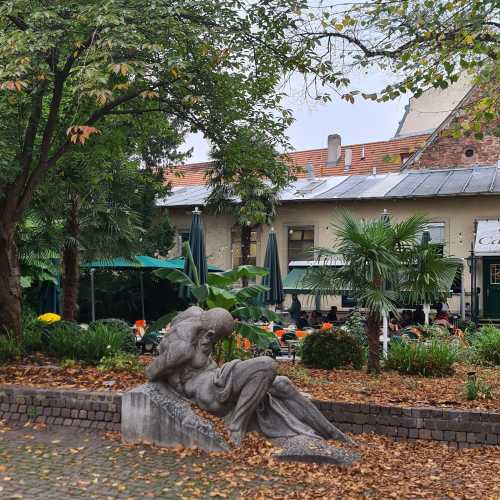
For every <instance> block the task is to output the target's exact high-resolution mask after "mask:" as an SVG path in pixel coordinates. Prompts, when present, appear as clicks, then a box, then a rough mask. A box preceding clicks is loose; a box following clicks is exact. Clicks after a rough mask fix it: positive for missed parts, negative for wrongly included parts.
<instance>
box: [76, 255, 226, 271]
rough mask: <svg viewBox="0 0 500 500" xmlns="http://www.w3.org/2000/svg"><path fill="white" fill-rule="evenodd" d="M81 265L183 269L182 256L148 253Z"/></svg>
mask: <svg viewBox="0 0 500 500" xmlns="http://www.w3.org/2000/svg"><path fill="white" fill-rule="evenodd" d="M81 267H85V268H92V269H162V268H166V269H180V270H183V269H184V258H183V257H179V258H177V259H156V258H155V257H149V256H148V255H137V256H136V257H134V259H125V258H123V257H116V258H114V259H101V260H94V261H92V262H86V263H84V264H82V266H81ZM208 270H209V271H213V272H220V271H221V269H219V268H218V267H217V266H213V265H210V264H209V265H208Z"/></svg>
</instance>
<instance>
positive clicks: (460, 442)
mask: <svg viewBox="0 0 500 500" xmlns="http://www.w3.org/2000/svg"><path fill="white" fill-rule="evenodd" d="M314 402H315V404H316V405H317V406H318V408H319V409H320V410H321V412H322V413H323V414H324V415H325V416H326V417H327V418H328V419H329V420H330V421H332V422H334V423H335V424H336V425H337V426H338V427H339V428H340V429H342V430H344V431H346V432H352V433H354V434H360V433H363V432H375V433H377V434H383V435H385V436H391V437H393V438H394V439H397V440H402V439H429V440H434V441H443V442H446V443H448V444H449V445H450V446H455V447H460V448H468V447H476V446H483V445H500V412H487V411H477V410H456V409H448V408H433V407H423V408H402V407H398V406H384V405H376V404H356V403H338V402H335V401H314ZM2 419H4V420H8V421H11V422H12V421H14V422H16V421H17V422H28V421H32V422H37V423H45V424H48V425H63V426H68V427H70V426H71V427H83V428H90V429H100V430H113V431H119V430H120V426H121V394H120V393H115V392H89V391H76V390H64V389H43V388H37V387H26V386H15V385H0V420H2Z"/></svg>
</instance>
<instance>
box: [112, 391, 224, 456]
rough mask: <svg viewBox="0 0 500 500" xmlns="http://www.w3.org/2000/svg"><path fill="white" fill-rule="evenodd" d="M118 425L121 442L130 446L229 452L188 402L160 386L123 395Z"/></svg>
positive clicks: (211, 426)
mask: <svg viewBox="0 0 500 500" xmlns="http://www.w3.org/2000/svg"><path fill="white" fill-rule="evenodd" d="M121 425H122V440H123V442H125V443H129V444H133V443H147V444H155V445H157V446H161V447H165V448H174V447H175V446H178V445H182V446H184V447H186V448H199V449H201V450H204V451H208V452H211V451H227V450H229V445H228V444H227V442H226V441H225V440H224V438H223V437H222V436H221V435H220V434H218V433H217V432H216V431H215V429H214V427H213V425H212V424H211V422H209V421H208V420H206V419H204V418H202V417H199V416H198V415H197V414H196V413H195V412H194V411H193V410H192V408H191V405H190V404H189V402H188V401H186V400H184V399H183V398H181V397H180V396H179V395H178V394H177V393H176V392H175V391H173V390H172V389H171V388H170V387H169V386H168V385H166V384H162V383H151V382H150V383H147V384H144V385H141V386H139V387H136V388H135V389H132V390H131V391H128V392H126V393H125V394H124V395H123V397H122V424H121Z"/></svg>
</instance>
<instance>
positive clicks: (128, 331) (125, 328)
mask: <svg viewBox="0 0 500 500" xmlns="http://www.w3.org/2000/svg"><path fill="white" fill-rule="evenodd" d="M99 325H103V326H105V327H108V328H109V329H112V330H115V331H116V332H117V333H119V334H120V335H121V336H122V337H123V341H122V346H121V348H120V349H121V350H122V351H123V352H127V353H130V354H137V347H136V345H135V335H134V333H133V331H132V328H130V326H129V325H128V324H127V323H126V322H125V321H123V320H121V319H115V318H106V319H99V320H97V321H95V322H94V323H91V324H90V325H89V331H90V330H94V329H95V328H96V327H98V326H99Z"/></svg>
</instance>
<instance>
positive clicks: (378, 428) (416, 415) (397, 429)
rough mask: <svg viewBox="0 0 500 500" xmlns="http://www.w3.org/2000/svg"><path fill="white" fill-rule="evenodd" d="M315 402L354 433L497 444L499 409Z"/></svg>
mask: <svg viewBox="0 0 500 500" xmlns="http://www.w3.org/2000/svg"><path fill="white" fill-rule="evenodd" d="M315 403H316V405H317V406H318V408H319V409H320V410H321V412H322V413H323V414H324V415H325V416H326V417H327V418H328V420H330V421H331V422H334V423H335V424H336V425H337V426H338V427H339V428H340V429H341V430H343V431H345V432H352V433H354V434H361V433H364V432H375V433H376V434H383V435H385V436H392V437H393V438H395V439H397V440H401V439H430V440H433V441H443V442H446V443H447V444H449V445H450V446H454V447H459V448H473V447H477V446H483V445H498V444H500V413H494V412H489V411H477V410H459V409H452V408H435V407H422V408H402V407H398V406H383V405H377V404H366V403H364V404H355V403H337V402H334V401H315Z"/></svg>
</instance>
